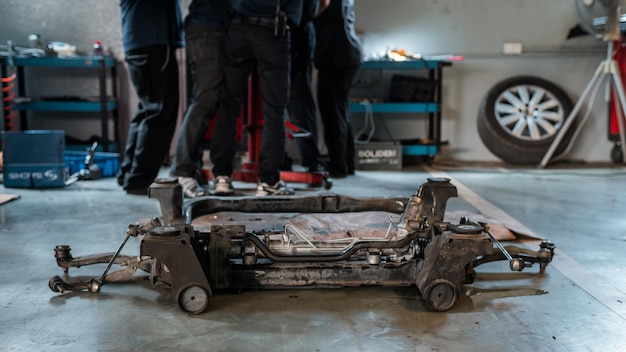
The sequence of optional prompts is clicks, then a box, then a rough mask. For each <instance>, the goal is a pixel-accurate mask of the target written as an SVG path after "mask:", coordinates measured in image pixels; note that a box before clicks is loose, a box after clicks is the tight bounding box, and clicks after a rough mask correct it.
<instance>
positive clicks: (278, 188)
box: [256, 181, 296, 197]
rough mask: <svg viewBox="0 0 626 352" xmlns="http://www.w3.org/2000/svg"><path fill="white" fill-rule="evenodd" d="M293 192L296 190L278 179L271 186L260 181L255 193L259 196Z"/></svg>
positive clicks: (286, 194) (291, 193) (290, 193)
mask: <svg viewBox="0 0 626 352" xmlns="http://www.w3.org/2000/svg"><path fill="white" fill-rule="evenodd" d="M293 194H296V192H294V191H293V190H292V189H291V188H289V187H287V185H286V184H285V183H284V182H283V181H278V182H276V184H275V185H273V186H270V185H268V184H267V183H265V182H261V183H259V185H258V186H257V188H256V195H257V196H259V197H263V196H290V195H293Z"/></svg>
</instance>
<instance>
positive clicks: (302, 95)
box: [288, 23, 320, 171]
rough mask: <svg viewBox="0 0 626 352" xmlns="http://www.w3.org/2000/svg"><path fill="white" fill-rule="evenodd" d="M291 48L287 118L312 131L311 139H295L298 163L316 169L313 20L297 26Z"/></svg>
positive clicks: (293, 33)
mask: <svg viewBox="0 0 626 352" xmlns="http://www.w3.org/2000/svg"><path fill="white" fill-rule="evenodd" d="M292 43H293V51H292V55H291V90H290V95H289V106H288V111H289V119H290V121H291V122H292V123H294V124H295V125H297V126H298V127H300V128H303V129H305V130H307V131H309V132H311V137H310V138H297V139H296V145H297V146H298V151H299V152H300V159H301V161H300V163H301V164H302V165H303V166H305V167H308V168H309V169H312V170H311V171H316V170H315V169H316V167H317V166H318V164H319V163H320V152H319V149H318V148H317V143H318V134H317V106H316V105H315V100H314V99H313V90H312V88H311V73H312V71H313V59H312V51H313V47H314V45H315V28H314V27H313V23H308V24H305V25H303V26H302V27H297V28H295V29H294V30H293V32H292Z"/></svg>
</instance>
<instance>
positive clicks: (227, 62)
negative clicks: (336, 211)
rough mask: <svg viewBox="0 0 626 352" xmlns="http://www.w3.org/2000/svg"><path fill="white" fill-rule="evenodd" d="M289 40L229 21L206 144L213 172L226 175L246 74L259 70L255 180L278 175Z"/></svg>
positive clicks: (282, 152)
mask: <svg viewBox="0 0 626 352" xmlns="http://www.w3.org/2000/svg"><path fill="white" fill-rule="evenodd" d="M289 47H290V39H289V35H287V36H285V37H275V36H274V29H273V28H271V27H264V26H258V25H253V24H242V23H232V24H231V26H230V28H229V30H228V34H227V35H226V38H225V43H224V85H223V87H224V90H223V92H222V97H221V105H220V111H219V113H218V117H217V121H216V122H215V131H214V134H213V139H212V142H211V160H212V161H213V174H214V175H215V176H230V175H231V174H232V171H233V158H234V156H235V152H236V143H235V132H236V119H237V117H238V116H239V113H240V110H241V106H242V103H243V102H244V99H245V98H246V93H247V87H248V78H249V77H250V74H251V73H253V71H254V70H255V69H257V70H258V74H259V83H260V91H261V96H262V98H263V132H262V141H261V150H260V155H259V182H265V183H268V184H270V185H273V184H275V183H276V182H278V180H279V179H280V171H279V170H280V167H281V166H282V165H283V161H284V159H285V139H286V138H285V118H286V106H287V101H288V97H289V65H290V48H289Z"/></svg>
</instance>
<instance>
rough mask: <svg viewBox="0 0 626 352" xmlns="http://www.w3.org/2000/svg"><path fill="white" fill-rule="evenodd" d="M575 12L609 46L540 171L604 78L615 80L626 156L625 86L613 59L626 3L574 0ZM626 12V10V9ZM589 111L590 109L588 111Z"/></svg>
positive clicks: (624, 20) (625, 21) (625, 22)
mask: <svg viewBox="0 0 626 352" xmlns="http://www.w3.org/2000/svg"><path fill="white" fill-rule="evenodd" d="M575 1H576V10H577V11H578V16H579V17H580V25H581V26H582V27H583V28H584V29H585V30H587V31H588V32H590V33H591V34H594V35H596V37H598V38H601V39H602V40H603V41H605V42H607V57H606V59H605V60H604V61H602V62H601V63H600V65H598V68H597V69H596V71H595V73H594V75H593V77H592V78H591V80H590V81H589V83H588V84H587V87H585V90H584V91H583V93H582V94H581V96H580V98H579V99H578V101H577V102H576V105H574V108H573V109H572V111H571V112H570V114H569V116H568V117H567V119H566V120H565V122H564V123H563V126H562V127H561V129H560V130H559V132H558V133H557V135H556V136H555V138H554V140H553V142H552V144H551V145H550V148H549V149H548V151H547V152H546V154H545V156H544V157H543V159H542V160H541V163H540V165H539V166H540V167H542V168H543V167H545V166H546V165H547V164H548V162H549V161H550V159H551V158H552V156H553V154H554V151H555V150H556V148H557V147H558V145H559V144H560V143H561V140H562V139H563V137H564V136H565V134H566V133H567V130H568V129H569V127H570V126H571V125H572V123H573V121H574V119H575V118H576V115H577V114H578V112H579V111H580V109H581V107H582V105H583V103H584V100H585V99H586V98H587V97H588V96H589V94H590V93H591V92H592V90H594V88H596V87H597V85H598V84H600V83H601V82H602V81H603V80H604V78H607V77H610V79H612V83H613V85H612V87H613V89H615V92H616V93H617V94H616V96H617V98H618V100H619V101H617V102H616V104H615V105H616V107H617V111H618V114H617V115H618V119H617V121H618V127H619V135H620V142H621V147H622V155H626V143H625V141H624V139H625V137H624V122H623V116H624V108H625V107H626V95H625V94H624V86H623V84H622V78H621V75H620V70H619V66H618V65H617V62H616V61H615V59H614V58H613V46H614V44H615V42H616V41H618V40H620V39H621V35H622V29H623V28H626V15H621V9H622V5H623V3H625V2H626V0H575ZM625 9H626V7H625ZM588 108H589V110H590V107H588ZM589 115H590V114H589V113H587V114H585V116H584V118H583V120H582V121H581V123H580V124H579V126H578V130H577V131H576V133H574V137H572V139H571V140H570V142H569V143H570V145H569V146H568V149H569V147H571V144H572V143H573V141H574V138H575V136H576V135H577V134H578V132H579V130H580V128H582V126H583V124H584V122H585V121H586V120H587V118H588V117H589Z"/></svg>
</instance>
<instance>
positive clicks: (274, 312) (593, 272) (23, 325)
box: [0, 163, 626, 352]
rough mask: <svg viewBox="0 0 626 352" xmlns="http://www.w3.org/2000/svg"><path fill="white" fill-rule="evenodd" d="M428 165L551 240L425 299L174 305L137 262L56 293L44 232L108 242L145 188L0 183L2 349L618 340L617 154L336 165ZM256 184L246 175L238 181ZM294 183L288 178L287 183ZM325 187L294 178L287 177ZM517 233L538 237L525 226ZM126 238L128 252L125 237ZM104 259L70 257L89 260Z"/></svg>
mask: <svg viewBox="0 0 626 352" xmlns="http://www.w3.org/2000/svg"><path fill="white" fill-rule="evenodd" d="M430 176H438V177H440V176H444V177H449V178H451V179H452V182H453V183H454V184H455V185H456V186H457V188H458V189H459V198H456V199H453V200H451V201H450V202H449V203H448V209H449V210H468V211H471V212H474V213H477V214H483V215H485V216H489V217H491V218H493V219H496V220H498V221H500V222H502V223H504V224H507V225H510V226H512V227H516V228H518V229H523V230H525V231H527V232H529V233H534V234H535V235H537V236H538V237H541V238H549V239H550V240H552V241H553V242H554V243H555V244H556V247H557V249H556V256H555V258H554V260H553V262H552V263H551V264H550V265H549V266H548V269H547V272H546V275H545V276H544V277H543V278H539V277H537V275H536V273H537V270H538V269H537V268H536V267H535V268H531V269H529V270H527V271H524V272H522V273H511V272H509V271H508V265H507V264H506V263H503V262H500V263H495V264H489V265H486V266H484V267H479V268H478V278H477V280H476V282H475V283H474V284H472V285H467V286H466V287H465V292H464V294H463V295H462V297H461V299H460V300H459V302H457V304H456V305H455V306H454V307H453V308H452V309H451V310H450V311H448V312H445V313H439V312H433V311H429V310H428V309H427V308H426V305H425V304H424V302H423V300H422V299H421V298H420V297H419V295H418V293H417V289H416V288H384V287H358V288H348V289H309V290H270V291H245V292H242V293H240V294H232V293H220V294H217V295H215V296H213V297H212V298H211V299H210V310H209V311H208V312H206V313H204V314H202V315H187V314H184V313H182V312H181V311H180V310H179V309H178V307H177V305H176V304H175V303H174V302H172V301H171V300H170V298H169V294H168V292H167V290H163V289H159V288H153V287H151V286H150V284H149V283H148V281H147V280H146V279H145V275H140V274H137V275H136V280H134V281H132V282H129V283H124V284H111V285H105V286H103V288H102V292H100V293H98V294H92V293H87V292H78V293H68V294H63V295H61V294H58V293H55V292H52V291H51V290H50V289H49V288H48V279H49V278H50V277H51V276H54V275H61V274H62V271H61V269H60V268H58V267H57V265H56V262H55V259H54V251H53V250H54V248H55V246H56V245H58V244H68V245H70V246H71V248H72V254H73V255H74V256H75V257H76V256H83V255H88V254H97V253H103V252H114V251H115V250H116V249H117V248H118V247H119V245H120V244H121V242H122V240H123V238H124V236H125V230H126V227H127V226H128V225H129V224H131V223H134V222H136V221H137V220H139V219H146V218H151V217H153V216H158V215H159V214H160V210H159V207H158V204H157V202H156V201H155V200H153V199H148V198H147V197H143V196H129V195H126V194H125V193H124V192H122V190H121V189H120V188H119V187H118V186H117V184H116V182H115V180H114V179H113V178H107V179H102V180H97V181H80V182H77V183H75V184H74V185H71V186H69V187H66V188H64V189H46V190H26V189H4V188H3V187H0V193H2V194H12V195H19V196H20V199H17V200H14V201H11V202H8V203H6V204H3V205H1V206H0V240H1V243H2V245H0V268H2V269H1V270H0V282H1V284H0V350H1V351H72V350H73V351H173V350H176V351H237V352H240V351H313V352H318V351H320V352H322V351H333V352H334V351H623V350H624V348H625V347H624V346H626V265H624V253H626V187H625V186H624V185H626V168H624V167H621V166H612V165H600V166H585V165H575V166H564V167H558V166H555V167H550V168H549V169H547V170H538V169H534V168H506V167H504V166H502V165H474V166H471V165H470V166H467V165H460V164H459V165H454V164H447V165H446V164H437V163H435V165H434V166H432V167H414V168H411V169H410V170H404V171H402V172H383V171H367V172H365V171H357V174H356V175H355V176H353V177H349V178H346V179H340V180H334V185H333V188H332V189H331V191H333V192H335V193H338V194H346V195H350V196H383V195H386V196H406V197H407V198H408V197H409V196H410V195H412V194H414V193H415V191H416V189H417V187H418V186H419V185H420V184H421V183H423V182H425V181H426V178H427V177H430ZM237 186H239V187H241V186H245V187H250V188H252V185H250V184H239V185H237ZM293 186H295V187H298V185H297V184H293ZM320 191H322V190H321V189H300V190H299V193H311V194H314V193H315V192H320ZM519 243H521V245H524V246H528V247H530V248H532V249H536V248H537V241H536V240H533V239H525V240H522V242H519ZM122 253H123V254H130V255H134V254H137V253H138V244H137V243H136V240H135V239H132V238H131V240H130V241H129V243H128V244H127V246H126V247H125V249H124V250H123V251H122ZM103 270H104V266H103V265H102V266H94V267H84V268H80V269H71V270H70V274H73V275H80V276H84V277H89V276H99V275H100V274H101V273H102V271H103Z"/></svg>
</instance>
